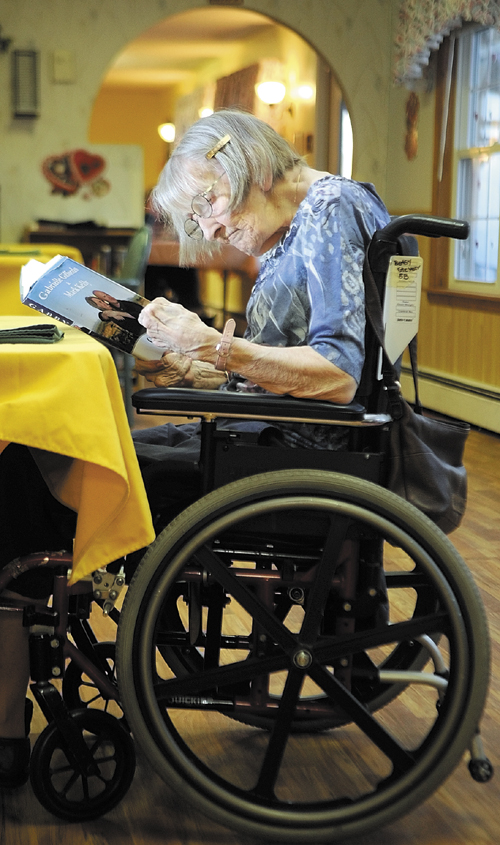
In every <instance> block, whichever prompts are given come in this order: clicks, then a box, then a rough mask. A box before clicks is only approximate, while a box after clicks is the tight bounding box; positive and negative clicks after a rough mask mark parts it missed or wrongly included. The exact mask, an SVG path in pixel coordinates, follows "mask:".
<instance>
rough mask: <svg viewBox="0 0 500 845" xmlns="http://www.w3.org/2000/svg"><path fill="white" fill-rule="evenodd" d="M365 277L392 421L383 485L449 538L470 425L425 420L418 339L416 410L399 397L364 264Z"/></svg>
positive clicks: (462, 487)
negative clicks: (421, 393)
mask: <svg viewBox="0 0 500 845" xmlns="http://www.w3.org/2000/svg"><path fill="white" fill-rule="evenodd" d="M364 277H365V290H366V314H367V319H368V320H369V322H370V325H371V327H372V329H373V331H374V333H375V336H376V337H377V340H378V342H379V343H380V346H381V348H382V359H383V361H382V376H383V380H384V385H385V387H386V390H387V395H388V402H389V411H390V413H391V416H392V418H393V422H392V423H391V431H390V437H389V473H388V479H387V487H388V488H389V490H392V491H393V492H394V493H397V494H398V495H399V496H401V497H402V498H404V499H406V500H407V501H408V502H410V503H411V504H412V505H414V507H416V508H418V510H420V511H422V512H423V513H425V514H426V515H427V516H428V517H429V518H430V519H432V521H433V522H435V523H436V525H438V527H439V528H440V529H441V530H442V531H443V532H444V533H445V534H450V533H451V532H452V531H454V530H455V528H458V526H459V525H460V522H461V520H462V517H463V515H464V513H465V506H466V501H467V472H466V469H465V467H464V465H463V454H464V447H465V441H466V440H467V437H468V434H469V431H470V426H469V424H468V423H464V422H459V421H457V420H450V421H445V420H441V419H434V418H433V417H428V416H424V414H423V409H422V405H421V402H420V399H419V395H418V366H417V345H416V338H413V340H412V341H411V343H410V344H409V350H410V361H411V368H412V374H413V383H414V387H415V409H412V407H411V406H410V405H409V404H408V402H406V400H405V399H404V398H403V396H402V395H401V389H400V386H399V381H398V373H397V371H396V369H395V368H394V367H393V365H392V364H391V362H390V360H389V358H388V356H387V353H386V351H385V348H384V345H383V324H382V308H381V305H380V298H379V295H378V291H377V289H376V286H375V281H374V279H373V275H372V273H371V270H370V267H369V265H368V262H367V261H366V262H365V269H364Z"/></svg>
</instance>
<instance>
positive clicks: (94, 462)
mask: <svg viewBox="0 0 500 845" xmlns="http://www.w3.org/2000/svg"><path fill="white" fill-rule="evenodd" d="M44 320H48V318H46V317H43V316H42V315H41V314H40V315H35V316H34V317H32V318H24V317H0V329H2V328H12V327H14V326H21V325H28V324H29V323H30V322H31V323H40V322H42V321H44ZM48 321H49V322H50V320H48ZM64 332H65V337H64V339H63V340H61V341H59V342H57V343H53V344H7V343H0V451H1V450H2V449H3V448H5V446H6V445H7V444H8V443H9V442H16V443H21V444H23V445H26V446H31V447H35V448H37V449H43V450H47V451H48V452H51V453H56V454H60V455H66V456H68V457H69V458H73V459H74V460H73V461H68V462H67V468H66V469H65V472H64V473H63V474H62V477H58V480H57V486H56V489H55V490H54V492H55V493H56V495H57V496H58V497H59V498H60V499H61V501H62V502H64V503H65V504H67V505H69V506H70V507H72V508H73V509H74V510H76V511H77V512H78V520H77V530H76V537H75V546H74V563H73V575H72V579H71V581H72V582H74V581H77V580H79V579H80V578H82V577H83V576H85V575H87V574H88V573H90V572H92V571H93V570H95V569H97V568H98V567H100V566H104V565H106V564H107V563H110V562H111V561H113V560H116V559H118V558H119V557H121V556H122V555H124V554H126V553H128V552H132V551H135V550H136V549H140V548H142V547H143V546H146V545H149V543H151V542H152V540H153V539H154V530H153V526H152V521H151V515H150V511H149V506H148V502H147V498H146V493H145V490H144V485H143V482H142V477H141V474H140V470H139V465H138V462H137V458H136V455H135V451H134V446H133V443H132V438H131V435H130V429H129V426H128V422H127V417H126V413H125V408H124V405H123V400H122V396H121V391H120V385H119V382H118V377H117V374H116V368H115V365H114V363H113V359H112V358H111V355H110V353H109V351H108V350H107V349H106V348H105V347H104V346H103V345H102V344H100V343H98V342H97V341H96V340H94V339H93V338H90V337H88V336H87V335H85V334H83V333H82V332H80V331H78V329H74V328H70V327H68V326H64ZM57 463H58V462H57V461H55V465H57ZM26 518H27V519H29V514H26Z"/></svg>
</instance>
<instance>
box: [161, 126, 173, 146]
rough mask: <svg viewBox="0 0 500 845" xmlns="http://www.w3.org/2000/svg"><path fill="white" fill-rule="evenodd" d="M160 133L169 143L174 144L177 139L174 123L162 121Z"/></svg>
mask: <svg viewBox="0 0 500 845" xmlns="http://www.w3.org/2000/svg"><path fill="white" fill-rule="evenodd" d="M158 135H159V136H160V138H161V139H162V140H163V141H165V142H166V143H167V144H172V143H173V141H175V126H174V124H173V123H162V124H161V125H160V126H159V127H158Z"/></svg>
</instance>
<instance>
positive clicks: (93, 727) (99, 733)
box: [30, 708, 135, 822]
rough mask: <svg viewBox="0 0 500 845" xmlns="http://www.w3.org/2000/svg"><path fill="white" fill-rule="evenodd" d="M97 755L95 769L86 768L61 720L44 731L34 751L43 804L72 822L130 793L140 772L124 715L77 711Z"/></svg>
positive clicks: (36, 780) (99, 812)
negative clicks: (69, 743)
mask: <svg viewBox="0 0 500 845" xmlns="http://www.w3.org/2000/svg"><path fill="white" fill-rule="evenodd" d="M71 718H72V719H73V721H74V722H75V723H76V726H77V727H78V728H79V730H80V731H81V732H82V735H83V739H84V741H85V743H86V744H87V747H88V749H89V751H90V753H91V755H92V760H93V763H94V766H93V768H92V771H91V772H90V773H89V772H88V771H83V770H81V769H80V768H79V767H78V766H77V765H76V764H75V763H74V762H73V760H74V758H73V757H72V755H68V754H67V744H66V740H65V739H64V737H63V735H62V733H61V732H60V730H59V728H58V727H57V724H56V723H55V722H52V723H51V724H49V725H48V727H46V728H45V730H44V731H43V732H42V733H41V734H40V736H39V738H38V740H37V742H36V743H35V747H34V748H33V753H32V755H31V767H30V768H31V775H30V778H31V786H32V788H33V792H34V793H35V795H36V797H37V798H38V800H39V801H40V804H42V806H43V807H45V809H46V810H48V811H49V812H50V813H53V814H54V815H55V816H57V817H58V818H60V819H64V820H65V821H69V822H78V821H85V820H88V819H96V818H99V816H102V815H103V814H104V813H107V812H109V810H112V809H113V807H116V805H117V804H118V803H119V802H120V801H121V799H122V798H123V797H124V796H125V794H126V793H127V790H128V788H129V786H130V784H131V783H132V780H133V777H134V772H135V748H134V743H133V740H132V739H131V737H130V734H129V733H128V731H126V730H125V728H123V727H122V725H121V724H120V722H119V721H118V719H115V718H114V716H110V715H109V714H108V713H103V712H102V710H95V709H93V708H88V709H84V710H73V711H71Z"/></svg>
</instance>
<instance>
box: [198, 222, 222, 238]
mask: <svg viewBox="0 0 500 845" xmlns="http://www.w3.org/2000/svg"><path fill="white" fill-rule="evenodd" d="M197 222H198V225H199V227H200V228H201V231H202V232H203V235H204V237H205V239H206V240H207V241H214V240H219V239H220V238H221V231H222V232H224V227H223V226H221V224H220V223H219V222H218V220H217V219H216V218H215V217H198V220H197Z"/></svg>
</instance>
